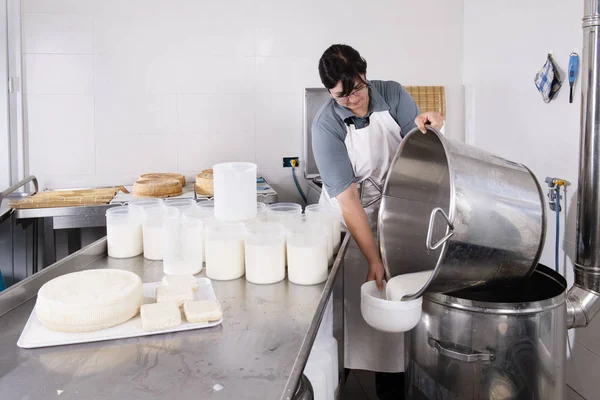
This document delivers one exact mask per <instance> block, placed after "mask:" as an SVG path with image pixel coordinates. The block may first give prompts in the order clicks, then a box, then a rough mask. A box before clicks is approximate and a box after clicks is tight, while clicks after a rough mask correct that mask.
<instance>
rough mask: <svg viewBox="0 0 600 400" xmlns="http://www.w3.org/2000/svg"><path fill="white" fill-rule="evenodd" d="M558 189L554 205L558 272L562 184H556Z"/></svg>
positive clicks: (555, 255)
mask: <svg viewBox="0 0 600 400" xmlns="http://www.w3.org/2000/svg"><path fill="white" fill-rule="evenodd" d="M554 190H555V191H556V206H555V207H554V209H555V211H556V243H554V269H555V270H556V272H558V273H560V272H559V271H558V244H559V238H560V186H556V188H555V189H554Z"/></svg>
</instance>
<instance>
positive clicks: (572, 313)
mask: <svg viewBox="0 0 600 400" xmlns="http://www.w3.org/2000/svg"><path fill="white" fill-rule="evenodd" d="M599 39H600V0H584V17H583V54H582V65H581V93H582V98H581V100H582V103H581V139H580V143H579V186H578V188H577V242H576V243H577V246H576V247H577V253H576V257H575V266H574V270H575V285H574V286H573V287H572V288H571V289H570V290H569V294H568V299H567V322H568V327H569V328H577V327H584V326H587V325H588V324H589V323H590V321H591V320H592V318H593V317H594V316H595V315H596V314H597V313H598V311H600V91H599V85H600V40H599Z"/></svg>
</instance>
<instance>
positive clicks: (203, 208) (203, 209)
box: [196, 200, 215, 218]
mask: <svg viewBox="0 0 600 400" xmlns="http://www.w3.org/2000/svg"><path fill="white" fill-rule="evenodd" d="M196 206H197V207H198V212H199V213H200V214H202V216H203V217H204V218H207V217H213V218H214V216H215V202H214V201H212V200H204V201H199V202H198V203H196Z"/></svg>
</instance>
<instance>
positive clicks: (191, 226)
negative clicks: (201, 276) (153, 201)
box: [163, 205, 204, 275]
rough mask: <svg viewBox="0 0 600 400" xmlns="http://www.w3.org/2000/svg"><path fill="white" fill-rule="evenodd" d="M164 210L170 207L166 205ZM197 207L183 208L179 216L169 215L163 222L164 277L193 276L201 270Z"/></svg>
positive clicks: (201, 244)
mask: <svg viewBox="0 0 600 400" xmlns="http://www.w3.org/2000/svg"><path fill="white" fill-rule="evenodd" d="M165 208H166V209H171V208H175V209H177V207H172V206H169V205H167V206H166V207H165ZM196 210H197V207H184V208H183V211H182V212H181V214H175V213H170V215H169V216H168V217H165V220H164V229H165V233H164V239H165V242H164V260H163V272H164V273H165V274H166V275H183V274H191V275H195V274H197V273H199V272H200V271H201V270H202V248H203V237H204V234H203V227H204V224H203V222H202V218H201V215H199V214H198V213H197V212H196Z"/></svg>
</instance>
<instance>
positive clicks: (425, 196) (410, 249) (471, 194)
mask: <svg viewBox="0 0 600 400" xmlns="http://www.w3.org/2000/svg"><path fill="white" fill-rule="evenodd" d="M544 210H545V207H544V196H543V193H542V189H541V187H540V185H539V183H538V181H537V180H536V178H535V176H534V175H533V173H532V172H531V171H530V170H529V169H528V168H527V167H525V166H524V165H522V164H517V163H514V162H511V161H508V160H505V159H503V158H500V157H497V156H494V155H492V154H489V153H487V152H485V151H483V150H480V149H478V148H475V147H472V146H469V145H466V144H464V143H459V142H454V141H452V140H449V139H447V138H445V137H444V136H442V135H441V134H440V133H439V132H437V131H436V130H435V129H433V128H429V129H428V132H427V134H425V135H424V134H422V133H421V132H420V131H418V130H416V129H415V130H413V131H411V132H410V133H409V134H408V135H407V136H406V137H405V138H404V140H402V143H401V145H400V147H399V148H398V151H397V153H396V155H395V157H394V159H393V161H392V166H391V168H390V170H389V172H388V175H387V178H386V182H385V186H384V188H383V196H382V201H381V209H380V211H379V218H378V235H379V237H378V239H379V247H380V249H381V255H382V259H383V262H384V265H385V268H386V273H387V275H388V278H392V277H394V276H396V275H399V274H405V273H411V272H420V271H426V270H434V269H435V270H434V273H433V274H432V276H431V278H430V280H429V281H428V283H427V284H426V285H425V286H424V287H423V288H422V289H421V290H420V291H419V292H418V293H415V294H414V295H413V296H408V298H415V297H418V296H421V295H422V294H423V293H424V292H425V290H426V289H427V291H428V292H442V293H443V292H447V291H450V290H458V289H461V288H465V287H469V286H475V285H479V284H483V283H485V282H490V281H495V280H504V279H509V278H515V277H517V278H519V277H525V276H528V275H529V274H531V272H532V271H533V269H534V268H535V265H536V264H537V262H538V260H539V257H540V255H541V252H542V248H543V243H544V238H545V232H546V220H545V215H544V212H545V211H544Z"/></svg>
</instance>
